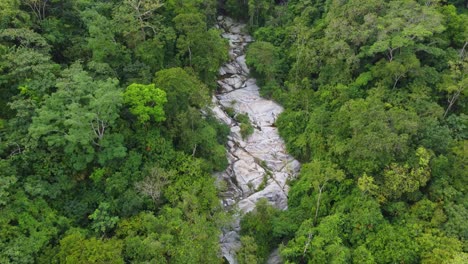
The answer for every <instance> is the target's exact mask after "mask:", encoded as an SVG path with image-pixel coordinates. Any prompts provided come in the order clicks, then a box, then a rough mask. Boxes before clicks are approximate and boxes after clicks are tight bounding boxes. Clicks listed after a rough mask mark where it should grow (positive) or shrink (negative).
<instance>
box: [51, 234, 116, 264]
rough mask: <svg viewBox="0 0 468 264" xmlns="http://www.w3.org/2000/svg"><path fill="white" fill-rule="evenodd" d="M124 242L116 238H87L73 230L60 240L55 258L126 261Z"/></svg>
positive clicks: (70, 260) (75, 261)
mask: <svg viewBox="0 0 468 264" xmlns="http://www.w3.org/2000/svg"><path fill="white" fill-rule="evenodd" d="M122 249H123V243H122V242H121V241H119V240H116V239H109V240H99V239H96V238H94V237H92V238H89V239H87V238H86V236H85V235H84V234H83V233H82V232H80V231H79V230H73V231H72V232H70V234H68V235H66V236H65V237H64V238H62V239H61V240H60V250H59V252H58V253H57V255H56V257H55V260H56V261H58V262H60V263H70V264H71V263H124V260H123V258H122Z"/></svg>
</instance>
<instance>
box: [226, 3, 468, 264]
mask: <svg viewBox="0 0 468 264" xmlns="http://www.w3.org/2000/svg"><path fill="white" fill-rule="evenodd" d="M227 3H228V4H227V5H226V8H227V9H234V11H232V12H233V13H236V14H238V15H239V16H241V17H242V16H243V15H244V18H245V19H248V21H249V22H250V25H251V29H252V31H253V32H254V37H255V38H256V42H255V43H254V44H252V45H251V46H250V49H249V51H248V52H247V63H248V64H249V65H250V66H252V67H253V68H254V70H255V74H256V76H257V77H258V79H259V80H260V81H261V82H262V83H263V85H262V86H261V87H262V88H263V93H264V95H265V96H271V97H273V98H274V99H276V100H277V101H279V102H281V103H282V104H283V105H284V106H285V107H286V110H285V112H284V113H283V114H282V115H281V116H280V118H279V120H278V122H277V126H278V127H279V129H280V132H281V135H282V136H283V138H284V139H285V141H286V142H287V145H288V150H289V152H290V153H292V154H293V155H294V156H295V157H296V158H298V159H299V160H300V161H301V162H302V163H303V166H302V170H301V174H300V176H299V177H298V179H297V180H295V181H294V182H292V183H291V184H292V188H291V190H290V193H289V209H288V211H286V212H281V213H280V212H276V213H274V212H271V211H268V210H265V209H263V210H258V212H257V213H252V214H249V215H248V216H247V217H246V219H244V227H246V231H245V238H244V241H246V242H248V243H246V245H245V250H244V251H243V254H244V255H243V256H251V257H253V255H256V256H257V257H260V258H264V257H265V255H264V254H263V255H262V254H258V252H265V250H264V248H269V249H272V248H274V247H275V246H276V244H277V243H280V244H281V248H280V251H281V255H282V256H283V259H284V261H286V263H464V262H466V261H467V259H468V255H467V254H466V250H467V249H468V244H467V242H466V239H467V231H468V229H467V227H468V226H467V225H466V224H465V222H466V219H467V217H468V210H467V209H468V208H467V206H468V199H467V196H466V195H467V192H466V186H467V180H468V175H467V170H466V166H467V160H468V159H467V156H468V152H467V150H468V145H467V144H468V141H467V139H468V138H467V135H468V134H467V131H468V130H467V125H468V119H467V115H466V113H467V112H466V110H467V108H466V107H467V99H466V89H467V86H468V79H467V72H468V59H467V56H466V52H467V48H468V47H467V46H468V45H467V41H468V30H467V28H468V27H467V25H468V20H467V15H466V11H467V10H466V6H464V3H463V2H462V1H461V2H450V1H448V2H447V1H412V0H401V1H383V0H382V1H380V0H377V1H376V0H373V1H361V0H350V1H333V0H332V1H301V0H293V1H287V2H286V1H284V2H282V3H279V1H276V5H273V4H272V3H273V1H248V3H247V4H244V5H243V4H242V3H243V2H242V1H227ZM246 9H248V12H246V11H245V10H246ZM239 10H244V11H239ZM245 14H247V15H245ZM265 218H267V219H270V220H268V221H265V220H264V219H265ZM258 230H262V231H261V232H260V233H259V232H258ZM271 234H273V236H272V235H271ZM252 238H253V239H252ZM255 249H256V250H255ZM260 249H261V250H260ZM254 252H257V253H254ZM266 252H268V250H267V251H266ZM249 254H250V255H249ZM246 259H247V258H246Z"/></svg>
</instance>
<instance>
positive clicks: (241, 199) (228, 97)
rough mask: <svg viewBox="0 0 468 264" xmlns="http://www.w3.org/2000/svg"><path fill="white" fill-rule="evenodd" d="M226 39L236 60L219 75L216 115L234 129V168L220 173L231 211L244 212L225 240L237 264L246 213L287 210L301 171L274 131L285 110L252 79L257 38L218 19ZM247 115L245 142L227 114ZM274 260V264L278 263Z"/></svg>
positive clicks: (227, 255)
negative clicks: (259, 206)
mask: <svg viewBox="0 0 468 264" xmlns="http://www.w3.org/2000/svg"><path fill="white" fill-rule="evenodd" d="M218 26H219V28H220V29H221V30H222V31H223V34H222V36H223V37H224V38H226V39H228V40H229V56H230V58H231V61H230V62H228V63H226V64H225V65H223V66H222V67H221V69H220V70H219V74H220V79H219V80H218V84H219V87H220V89H219V92H218V93H217V94H216V95H215V96H213V105H214V106H213V109H212V110H213V112H214V114H215V116H216V117H217V118H218V119H220V120H221V121H222V122H224V123H226V124H227V125H228V126H229V127H230V128H231V133H230V135H229V136H228V153H227V156H228V160H229V167H228V168H227V169H226V171H224V172H222V173H219V174H217V175H216V176H217V180H218V181H219V182H221V181H224V182H226V185H227V186H226V187H227V189H226V190H225V191H224V192H223V193H222V202H223V205H224V206H225V208H226V210H231V209H235V208H238V209H239V210H238V213H237V214H235V216H234V221H233V223H232V225H231V226H230V228H226V229H225V230H223V234H222V237H221V239H220V243H221V250H222V254H223V256H224V257H225V258H226V259H227V260H228V261H229V263H231V264H234V263H237V261H236V259H235V252H236V251H237V250H238V249H239V248H240V241H239V231H240V217H241V214H243V213H247V212H249V211H251V210H253V209H254V208H255V204H256V202H257V201H258V200H259V199H261V198H265V199H267V200H268V201H269V203H270V204H272V205H274V206H276V207H277V208H279V209H282V210H284V209H286V208H287V193H288V185H287V180H288V179H290V178H292V177H294V176H295V175H296V174H297V172H298V170H299V167H300V164H299V162H298V161H296V160H295V159H294V158H293V157H291V156H290V155H288V154H287V153H286V147H285V145H284V142H283V140H282V139H281V138H280V136H279V134H278V130H277V128H276V127H275V126H274V124H275V121H276V118H277V116H278V115H279V114H280V113H281V112H282V111H283V108H282V107H281V106H280V105H278V104H276V103H275V102H273V101H270V100H266V99H264V98H262V97H260V94H259V87H258V86H257V85H256V81H255V79H253V78H250V77H249V69H248V67H247V65H246V63H245V48H246V46H247V45H248V43H250V42H252V41H253V39H252V37H251V36H249V35H248V34H247V33H245V24H241V23H236V22H234V21H233V20H232V19H231V18H228V17H222V16H220V17H218ZM227 109H230V111H232V110H233V111H234V112H235V113H242V114H247V115H248V117H249V119H250V122H251V124H252V125H253V127H254V128H255V129H254V132H253V134H252V135H250V136H249V137H247V138H245V139H243V138H242V136H241V133H240V130H241V129H240V126H239V124H238V123H237V122H236V121H235V120H234V119H232V118H231V117H230V116H229V115H228V114H227V113H226V112H227ZM278 261H279V259H278V258H277V257H271V258H270V259H269V261H268V262H269V263H277V262H278Z"/></svg>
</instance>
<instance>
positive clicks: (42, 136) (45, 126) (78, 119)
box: [29, 64, 125, 170]
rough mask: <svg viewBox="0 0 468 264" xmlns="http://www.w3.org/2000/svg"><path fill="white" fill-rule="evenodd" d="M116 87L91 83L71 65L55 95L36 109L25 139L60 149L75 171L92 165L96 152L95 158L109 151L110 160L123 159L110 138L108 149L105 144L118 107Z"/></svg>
mask: <svg viewBox="0 0 468 264" xmlns="http://www.w3.org/2000/svg"><path fill="white" fill-rule="evenodd" d="M117 84H118V82H117V80H115V79H108V80H105V81H94V80H93V78H92V77H91V76H89V74H88V73H87V72H86V71H84V70H83V69H82V67H81V65H80V64H73V65H72V66H71V67H70V68H69V69H67V70H64V72H63V74H62V78H61V79H59V80H58V82H57V85H56V86H57V91H56V92H55V93H53V94H52V95H50V96H48V97H47V98H45V99H44V104H43V106H42V107H40V108H39V109H37V116H36V117H34V118H33V121H32V124H31V126H30V127H29V135H30V136H31V138H32V139H33V140H40V142H41V141H43V142H45V143H46V146H47V147H48V148H50V149H61V148H63V151H64V153H65V154H66V155H67V157H68V161H69V162H71V163H72V164H73V167H74V168H75V169H78V170H79V169H83V168H84V167H86V165H87V164H88V163H90V162H91V161H93V159H94V155H95V153H96V151H97V152H98V154H99V153H100V152H102V151H103V150H104V149H105V148H107V149H112V154H111V157H123V156H124V155H125V148H124V147H123V146H122V145H121V142H119V141H118V140H117V141H116V140H115V138H114V142H113V144H110V145H109V143H110V142H108V141H107V137H108V136H110V133H111V132H110V131H111V128H112V127H113V125H114V124H115V122H116V120H117V118H118V117H119V109H120V106H121V104H122V92H121V91H120V89H119V88H118V86H117ZM106 135H108V136H107V137H106ZM31 144H33V145H34V144H37V143H35V142H31ZM102 153H105V152H102ZM106 154H108V153H106ZM107 159H109V158H106V159H104V160H107Z"/></svg>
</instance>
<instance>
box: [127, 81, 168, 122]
mask: <svg viewBox="0 0 468 264" xmlns="http://www.w3.org/2000/svg"><path fill="white" fill-rule="evenodd" d="M123 100H124V102H125V103H126V104H128V105H130V112H131V113H132V114H134V115H136V116H137V117H138V120H139V121H140V122H141V123H145V122H147V121H149V120H150V119H151V117H152V118H153V120H154V121H155V122H161V121H164V120H165V119H166V117H165V113H164V109H163V107H164V104H165V103H166V102H167V99H166V92H164V91H163V90H161V89H159V88H156V87H155V85H154V84H148V85H144V84H136V83H134V84H131V85H130V86H128V87H127V89H126V90H125V92H124V94H123Z"/></svg>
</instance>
